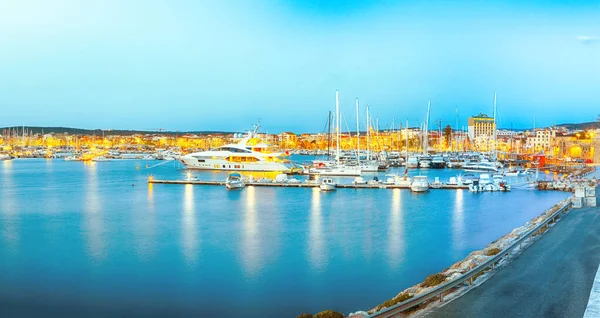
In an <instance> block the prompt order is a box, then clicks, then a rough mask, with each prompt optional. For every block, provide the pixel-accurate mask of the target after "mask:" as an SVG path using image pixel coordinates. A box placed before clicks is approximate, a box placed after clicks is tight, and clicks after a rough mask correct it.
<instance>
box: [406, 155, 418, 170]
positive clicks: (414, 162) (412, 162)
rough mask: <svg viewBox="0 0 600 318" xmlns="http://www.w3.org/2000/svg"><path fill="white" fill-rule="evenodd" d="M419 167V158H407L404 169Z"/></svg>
mask: <svg viewBox="0 0 600 318" xmlns="http://www.w3.org/2000/svg"><path fill="white" fill-rule="evenodd" d="M418 167H419V158H417V157H416V156H410V157H408V160H407V161H406V168H418Z"/></svg>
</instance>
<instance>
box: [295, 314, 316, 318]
mask: <svg viewBox="0 0 600 318" xmlns="http://www.w3.org/2000/svg"><path fill="white" fill-rule="evenodd" d="M296 318H313V315H312V314H299V315H298V317H296Z"/></svg>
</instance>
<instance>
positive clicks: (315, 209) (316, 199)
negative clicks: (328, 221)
mask: <svg viewBox="0 0 600 318" xmlns="http://www.w3.org/2000/svg"><path fill="white" fill-rule="evenodd" d="M321 195H322V193H321V191H320V189H319V188H313V189H312V194H311V204H310V207H311V208H310V229H309V231H310V232H309V236H308V246H309V254H310V264H311V266H312V267H313V268H314V269H316V270H318V269H322V268H323V267H325V266H327V258H326V257H325V255H324V249H325V246H324V245H325V238H324V237H323V215H322V214H321Z"/></svg>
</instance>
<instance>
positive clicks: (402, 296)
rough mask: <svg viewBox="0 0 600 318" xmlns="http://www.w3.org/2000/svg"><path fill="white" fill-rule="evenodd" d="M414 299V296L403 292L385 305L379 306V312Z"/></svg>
mask: <svg viewBox="0 0 600 318" xmlns="http://www.w3.org/2000/svg"><path fill="white" fill-rule="evenodd" d="M411 298H413V295H411V294H409V293H407V292H403V293H401V294H400V295H398V296H396V297H394V298H392V299H390V300H386V301H385V302H384V303H383V304H381V305H379V306H377V311H380V310H381V309H383V308H389V307H392V306H394V305H395V304H398V303H401V302H403V301H405V300H408V299H411Z"/></svg>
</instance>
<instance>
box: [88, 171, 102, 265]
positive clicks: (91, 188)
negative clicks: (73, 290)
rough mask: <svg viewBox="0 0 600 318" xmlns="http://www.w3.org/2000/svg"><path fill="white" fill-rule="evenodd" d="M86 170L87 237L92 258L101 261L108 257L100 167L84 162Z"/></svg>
mask: <svg viewBox="0 0 600 318" xmlns="http://www.w3.org/2000/svg"><path fill="white" fill-rule="evenodd" d="M84 169H85V172H86V179H87V183H86V191H85V204H84V206H83V209H84V229H85V237H86V241H87V247H88V249H89V251H90V256H92V258H93V259H94V260H95V261H101V260H103V259H105V257H106V256H107V255H106V248H105V240H104V238H103V235H104V219H103V215H102V207H101V206H100V204H101V203H100V193H99V190H98V167H97V165H96V163H95V162H84Z"/></svg>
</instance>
